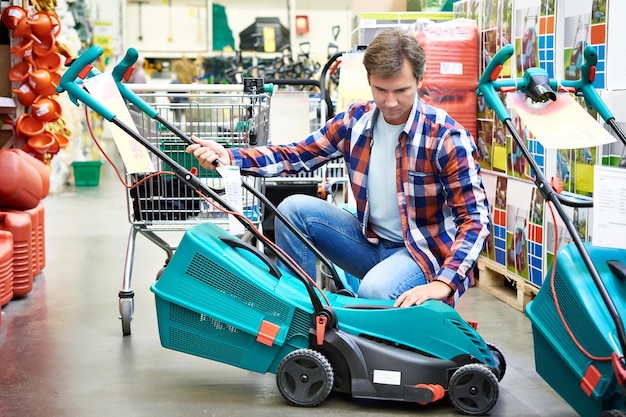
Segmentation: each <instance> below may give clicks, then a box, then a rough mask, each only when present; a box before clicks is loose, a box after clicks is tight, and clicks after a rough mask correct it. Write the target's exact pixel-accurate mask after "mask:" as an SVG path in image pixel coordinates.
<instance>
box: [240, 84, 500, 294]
mask: <svg viewBox="0 0 626 417" xmlns="http://www.w3.org/2000/svg"><path fill="white" fill-rule="evenodd" d="M377 114H378V110H377V109H376V105H375V104H374V103H373V102H369V103H365V104H355V105H352V106H350V108H348V110H347V111H345V112H343V113H339V114H337V115H336V116H335V117H334V118H333V119H331V120H329V121H328V122H327V123H326V125H325V126H323V127H322V128H321V129H319V130H318V131H316V132H313V133H312V134H311V135H310V136H308V137H307V138H306V139H304V140H302V141H301V142H296V143H292V144H290V145H276V146H261V147H256V148H247V149H240V150H230V152H231V158H232V160H233V161H234V162H235V164H236V165H238V166H240V167H241V169H242V172H243V173H246V174H250V175H256V176H265V177H271V176H278V175H288V174H294V173H297V172H300V171H312V170H315V169H317V168H319V167H320V166H322V165H323V164H325V163H326V162H328V161H329V160H331V159H335V158H338V157H341V156H343V158H344V160H345V162H346V166H347V170H348V177H349V179H350V184H351V188H352V192H353V194H354V197H355V200H356V208H357V216H358V219H359V220H360V221H361V223H362V224H363V232H364V233H365V234H366V236H367V237H368V239H370V240H372V241H374V240H375V236H374V235H373V233H372V232H371V230H370V228H369V227H368V221H367V212H368V189H367V173H368V165H369V158H370V150H371V142H372V133H373V131H374V129H373V123H374V121H375V120H376V117H377ZM384 140H387V139H384ZM396 157H397V164H396V179H397V182H396V188H397V193H398V208H399V210H400V213H401V216H400V217H401V220H402V231H403V234H404V242H405V245H406V247H407V248H408V250H409V252H410V253H411V256H412V257H413V259H414V260H415V262H417V264H418V265H419V266H420V267H421V269H422V270H423V271H424V274H425V275H426V279H427V280H428V281H429V282H430V281H432V280H439V281H443V282H445V283H447V284H448V285H449V286H450V287H451V288H453V289H454V292H453V294H452V295H451V296H450V297H449V298H448V299H447V300H445V301H446V303H448V304H450V305H452V306H454V304H455V302H456V300H457V299H458V298H459V297H460V296H461V295H462V294H463V293H464V292H465V291H466V289H467V288H468V287H469V286H471V285H472V284H473V277H472V274H471V271H472V268H473V267H474V265H475V263H476V261H477V259H478V257H479V256H480V252H481V250H482V248H483V242H484V240H485V239H486V238H487V236H489V230H490V222H491V220H490V217H489V208H488V204H487V197H486V194H485V190H484V188H483V185H482V181H481V178H480V166H479V165H478V162H477V160H476V146H475V143H474V141H473V139H472V137H471V135H470V134H469V132H468V131H467V130H465V129H464V128H463V127H462V126H461V125H459V124H457V123H456V122H455V121H454V120H453V119H452V118H451V117H450V116H449V115H448V114H447V113H446V112H445V111H444V110H442V109H437V108H435V107H433V106H430V105H429V104H427V103H426V102H425V101H424V100H422V99H421V98H419V96H417V95H416V98H415V103H414V105H413V109H412V110H411V114H410V115H409V118H408V121H407V123H406V125H405V127H404V130H403V131H402V133H401V135H400V137H399V138H398V146H397V147H396Z"/></svg>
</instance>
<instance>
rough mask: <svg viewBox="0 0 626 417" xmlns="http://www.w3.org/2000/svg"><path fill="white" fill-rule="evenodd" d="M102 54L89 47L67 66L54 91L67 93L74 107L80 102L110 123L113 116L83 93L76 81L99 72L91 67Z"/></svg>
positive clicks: (95, 47)
mask: <svg viewBox="0 0 626 417" xmlns="http://www.w3.org/2000/svg"><path fill="white" fill-rule="evenodd" d="M103 52H104V49H102V48H101V47H99V46H96V45H94V46H91V47H90V48H89V49H87V50H86V51H85V52H83V53H82V54H81V55H80V56H79V57H78V58H76V59H75V60H74V62H72V65H70V66H69V68H68V69H67V70H66V71H65V73H64V74H63V76H61V80H60V81H59V85H58V86H57V88H56V91H57V93H63V92H67V95H68V96H69V98H70V100H71V101H72V103H74V104H75V105H76V106H78V101H82V102H83V103H85V105H87V106H88V107H90V108H92V109H94V110H95V111H96V112H97V113H98V114H100V115H101V116H102V117H104V118H105V119H106V120H108V121H109V122H111V121H113V118H114V117H115V114H114V113H113V112H112V111H110V110H109V109H107V108H106V107H105V106H104V105H102V103H100V102H99V101H98V100H96V99H95V98H94V97H93V96H92V95H91V94H89V93H88V92H87V91H85V89H84V88H83V87H81V86H80V85H78V83H77V81H76V79H77V78H80V79H85V78H87V77H88V76H91V75H95V74H97V73H99V71H98V70H97V69H95V68H94V67H93V65H92V63H93V62H94V61H95V60H96V59H98V57H100V55H102V53H103Z"/></svg>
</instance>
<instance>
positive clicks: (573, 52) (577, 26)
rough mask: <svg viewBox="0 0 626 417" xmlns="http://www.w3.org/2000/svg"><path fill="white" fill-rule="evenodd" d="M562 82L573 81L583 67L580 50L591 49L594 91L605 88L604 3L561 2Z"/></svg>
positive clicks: (603, 0)
mask: <svg viewBox="0 0 626 417" xmlns="http://www.w3.org/2000/svg"><path fill="white" fill-rule="evenodd" d="M562 10H563V40H564V45H563V72H564V73H563V78H565V79H566V80H577V79H579V78H580V68H581V66H582V65H583V63H584V50H585V48H586V47H587V46H591V47H592V48H593V49H594V51H595V52H596V54H597V56H598V63H597V66H596V75H595V79H594V82H593V86H594V87H595V88H600V89H602V88H605V85H606V73H605V68H606V32H607V28H606V22H607V16H606V13H607V7H606V0H576V1H564V2H563V5H562Z"/></svg>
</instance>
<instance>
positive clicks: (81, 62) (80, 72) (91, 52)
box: [57, 46, 341, 315]
mask: <svg viewBox="0 0 626 417" xmlns="http://www.w3.org/2000/svg"><path fill="white" fill-rule="evenodd" d="M102 53H103V49H102V48H101V47H99V46H92V47H91V48H89V49H88V50H87V51H86V52H85V53H83V54H82V55H80V56H79V57H78V59H76V60H75V61H74V62H73V63H72V65H71V66H70V67H69V68H68V70H67V71H66V72H65V74H64V76H63V77H62V80H61V82H59V87H58V88H57V91H58V92H63V91H66V92H67V93H68V95H70V97H71V98H72V101H73V102H74V104H75V105H76V106H78V100H80V101H82V102H83V103H84V104H85V105H86V106H88V107H89V108H91V109H92V110H94V111H95V112H96V113H98V114H100V115H101V116H102V117H104V118H105V119H106V120H108V121H109V122H111V123H113V124H114V125H116V126H117V127H119V128H120V129H121V130H123V131H124V132H125V133H126V134H128V135H129V136H130V137H132V138H133V139H135V140H136V141H138V142H139V143H141V144H142V145H143V146H144V147H145V148H147V149H148V150H150V151H152V152H153V153H154V154H155V155H157V156H158V157H159V158H160V159H161V160H163V161H164V162H165V163H167V164H168V165H169V166H170V167H172V169H173V170H174V171H175V172H174V173H175V175H176V176H177V177H178V178H179V179H181V180H182V181H183V182H184V183H186V184H187V185H189V186H190V187H191V188H192V189H194V190H196V191H198V192H200V193H202V194H203V195H205V196H210V197H212V198H213V199H214V200H216V201H218V202H219V203H220V204H221V205H222V207H224V208H225V209H226V210H229V211H236V209H235V208H234V207H233V206H231V205H230V204H229V203H228V202H227V201H224V200H223V199H222V198H221V197H220V196H219V195H218V194H217V193H216V192H215V191H214V190H213V189H211V188H210V187H209V186H207V185H206V184H204V183H203V182H202V181H201V180H200V179H199V178H198V177H196V176H195V175H193V174H192V173H191V172H190V171H189V170H187V169H186V168H185V167H183V166H182V165H180V164H179V163H178V162H177V161H175V160H173V159H172V158H171V157H170V156H168V155H167V154H165V153H164V152H163V151H161V150H160V149H159V148H157V147H155V146H154V145H153V144H152V143H150V141H148V140H147V139H146V138H144V137H143V136H141V135H140V134H138V133H137V132H136V131H134V130H133V129H132V128H131V127H130V126H127V125H126V124H124V123H123V122H122V121H120V120H118V119H117V118H116V117H115V114H114V113H113V112H111V111H110V110H109V109H107V107H106V106H104V105H103V104H102V103H101V102H100V101H99V100H98V99H96V98H95V97H93V96H92V95H91V94H89V92H87V91H86V90H85V89H83V88H82V87H80V86H79V85H78V84H77V83H78V81H77V79H76V78H81V79H84V78H86V76H87V75H89V74H91V75H94V74H96V73H99V72H97V70H94V69H93V68H92V66H91V63H92V62H93V61H95V60H96V59H97V58H98V57H99V56H100V55H102ZM130 59H132V56H131V57H129V58H128V60H127V61H126V63H128V62H129V60H130ZM135 60H136V57H135ZM125 65H126V64H125ZM131 65H132V64H131ZM118 71H121V70H118ZM118 75H119V73H118ZM71 77H74V78H71ZM119 84H121V83H118V85H119ZM128 91H130V90H128ZM72 94H73V95H72ZM133 96H134V97H135V98H136V99H137V100H139V101H142V102H143V100H142V99H141V98H140V97H138V96H136V95H134V93H133ZM144 103H145V102H144ZM146 105H147V104H146ZM169 126H172V125H171V123H169V122H168V127H169ZM177 130H178V129H177ZM178 131H179V133H180V134H179V136H180V137H181V138H182V139H184V140H185V141H187V142H188V143H194V142H193V141H192V140H191V138H190V137H189V136H188V135H186V134H184V133H183V132H181V131H180V130H178ZM242 186H243V187H244V188H246V189H247V190H248V191H250V192H251V193H253V194H254V195H255V196H256V197H258V198H259V199H260V200H261V201H263V203H264V204H266V205H268V206H270V207H271V208H273V209H274V210H275V212H274V214H275V215H276V216H277V217H279V218H281V220H283V222H286V224H287V225H288V226H289V227H290V229H291V228H293V229H291V230H294V229H295V226H293V225H292V224H290V223H289V222H288V221H287V220H285V217H284V216H283V215H282V213H279V212H278V210H277V209H275V207H274V206H272V204H271V202H270V201H269V199H267V197H265V195H263V194H262V193H261V192H260V191H259V190H257V189H255V188H254V187H252V186H250V185H249V184H247V183H246V182H245V181H242ZM241 223H242V224H243V226H244V227H245V228H246V229H247V230H248V231H249V232H251V233H252V234H253V235H254V236H255V237H257V238H260V236H259V235H257V233H259V234H260V232H259V231H258V230H257V229H256V228H254V227H253V226H251V225H249V224H248V223H247V222H243V221H242V222H241ZM294 233H295V232H294ZM300 236H301V234H300ZM304 243H305V244H307V243H308V244H307V246H309V245H310V248H311V250H312V251H313V252H314V253H315V254H319V256H321V254H320V252H319V251H318V250H317V248H315V247H313V246H312V244H310V242H308V241H307V240H306V239H305V240H304ZM275 255H276V256H277V257H278V258H279V259H280V260H281V261H283V263H284V264H285V265H287V266H288V267H289V266H292V267H291V268H290V269H291V270H292V272H294V273H295V275H296V276H297V277H298V278H299V279H300V280H301V281H302V282H303V283H304V286H305V288H306V290H307V293H308V294H309V296H310V298H311V302H312V304H313V307H314V309H315V311H316V313H317V314H318V315H319V314H325V315H329V314H330V313H329V312H328V311H326V309H325V308H324V306H323V305H322V303H321V301H320V299H319V297H318V296H317V294H316V292H315V289H314V288H313V286H312V285H311V283H310V282H309V281H308V279H307V278H308V277H306V276H304V275H302V274H300V273H299V271H298V270H297V269H296V268H293V265H292V264H291V262H290V259H289V258H287V257H285V256H283V255H282V254H281V253H280V252H278V251H276V252H275ZM321 259H322V261H323V262H324V263H326V264H328V265H330V266H331V267H332V264H331V263H330V261H329V260H328V259H326V258H324V257H323V256H322V258H321ZM333 272H334V274H333V278H335V279H336V281H337V282H341V281H340V280H339V277H338V275H337V272H336V271H335V270H333Z"/></svg>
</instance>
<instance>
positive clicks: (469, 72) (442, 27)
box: [416, 19, 480, 90]
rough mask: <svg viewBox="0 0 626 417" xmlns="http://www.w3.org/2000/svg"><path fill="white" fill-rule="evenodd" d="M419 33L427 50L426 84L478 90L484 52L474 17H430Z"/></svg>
mask: <svg viewBox="0 0 626 417" xmlns="http://www.w3.org/2000/svg"><path fill="white" fill-rule="evenodd" d="M416 36H417V39H418V40H419V41H420V43H421V44H422V47H423V48H424V51H425V52H426V71H425V73H424V79H423V82H422V86H423V87H424V88H431V87H439V88H442V87H446V88H455V89H467V90H476V87H477V85H478V75H479V67H478V66H479V62H480V59H479V56H480V55H479V47H478V45H479V41H478V26H477V24H476V22H475V21H474V20H472V19H453V20H448V21H443V22H431V21H428V22H427V23H426V24H423V25H422V26H421V27H420V28H419V30H418V31H417V35H416Z"/></svg>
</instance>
